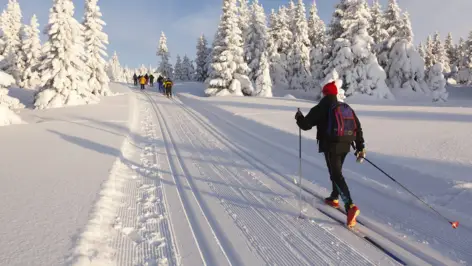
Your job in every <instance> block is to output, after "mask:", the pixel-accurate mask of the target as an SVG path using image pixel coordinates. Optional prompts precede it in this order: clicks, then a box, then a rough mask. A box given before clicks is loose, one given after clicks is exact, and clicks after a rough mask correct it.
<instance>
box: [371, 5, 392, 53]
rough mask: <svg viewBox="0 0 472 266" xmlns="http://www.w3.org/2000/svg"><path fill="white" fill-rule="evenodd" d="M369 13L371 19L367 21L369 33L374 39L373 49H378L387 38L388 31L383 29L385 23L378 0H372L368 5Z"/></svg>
mask: <svg viewBox="0 0 472 266" xmlns="http://www.w3.org/2000/svg"><path fill="white" fill-rule="evenodd" d="M370 15H371V19H370V21H369V25H370V26H369V30H368V31H369V35H370V36H371V37H372V38H373V39H374V44H375V49H374V51H378V50H379V49H380V48H381V47H379V45H381V44H382V43H383V42H384V41H385V40H386V39H387V38H388V32H387V30H386V29H384V25H386V23H385V21H384V19H385V18H384V15H383V12H382V6H381V5H380V2H379V1H378V0H374V2H373V4H372V7H370Z"/></svg>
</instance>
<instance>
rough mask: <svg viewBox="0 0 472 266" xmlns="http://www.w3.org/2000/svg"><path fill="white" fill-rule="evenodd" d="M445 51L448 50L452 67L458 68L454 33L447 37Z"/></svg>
mask: <svg viewBox="0 0 472 266" xmlns="http://www.w3.org/2000/svg"><path fill="white" fill-rule="evenodd" d="M444 49H445V50H446V54H447V57H448V59H449V63H450V66H451V67H453V66H456V67H457V66H458V65H457V50H456V47H455V45H454V40H453V39H452V33H450V32H449V34H448V35H447V37H446V41H445V42H444Z"/></svg>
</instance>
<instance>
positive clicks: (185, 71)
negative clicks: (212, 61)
mask: <svg viewBox="0 0 472 266" xmlns="http://www.w3.org/2000/svg"><path fill="white" fill-rule="evenodd" d="M193 71H194V68H193V65H192V61H190V58H188V56H187V55H184V58H183V60H182V80H183V81H191V80H192V79H193V75H194V73H193Z"/></svg>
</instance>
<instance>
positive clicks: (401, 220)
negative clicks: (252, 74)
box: [194, 107, 472, 263]
mask: <svg viewBox="0 0 472 266" xmlns="http://www.w3.org/2000/svg"><path fill="white" fill-rule="evenodd" d="M201 108H203V109H204V110H205V111H206V112H207V113H210V114H212V115H213V116H214V117H216V118H218V119H219V120H221V121H223V122H224V123H226V124H227V125H229V126H231V127H232V128H236V129H238V130H239V131H241V132H243V133H244V134H248V135H250V136H251V137H254V138H256V139H258V140H260V141H261V142H263V143H265V144H267V145H269V146H272V147H273V148H275V149H276V150H278V151H283V152H284V153H286V154H288V155H291V156H293V157H297V158H298V155H296V154H295V153H294V151H292V150H287V149H286V148H284V147H280V146H278V145H277V144H273V143H271V142H269V141H267V140H264V139H262V138H260V137H259V136H257V135H255V134H254V133H252V132H249V131H247V130H245V129H242V128H240V127H238V126H236V125H235V124H233V123H232V122H230V121H226V120H225V119H223V118H222V117H220V116H219V115H217V114H215V113H214V112H211V111H209V110H208V109H207V108H205V107H201ZM194 116H195V114H194ZM240 150H241V152H243V153H246V154H247V151H246V150H245V149H244V148H240ZM251 157H253V156H251ZM269 159H270V158H269ZM302 160H303V162H304V163H307V164H309V165H311V166H313V167H316V168H319V169H323V170H325V167H324V166H323V165H322V164H321V163H319V162H318V163H316V162H312V161H311V160H307V159H305V158H302ZM259 163H260V164H262V165H265V166H266V167H267V168H268V169H272V170H275V169H274V168H273V167H270V166H268V165H267V164H265V163H262V162H260V161H259ZM346 171H347V172H350V173H351V174H353V175H355V176H358V177H363V176H362V175H360V174H358V173H356V172H354V171H352V170H349V169H346ZM275 172H276V173H277V174H278V175H280V176H282V177H284V178H285V179H287V180H289V178H288V177H286V176H285V175H283V174H281V173H280V172H279V171H275ZM350 180H352V181H354V182H357V183H359V184H360V185H362V186H363V187H365V188H368V189H371V190H372V191H375V192H376V193H380V192H379V191H378V190H376V189H374V188H372V187H371V186H369V185H365V184H363V182H362V181H359V180H357V179H356V178H351V179H350ZM289 181H291V182H292V180H289ZM389 217H390V216H389ZM392 217H396V218H397V216H395V215H392ZM363 220H366V219H365V218H360V219H359V222H361V223H364V224H367V223H368V224H371V223H370V222H367V223H366V222H364V221H363ZM395 222H398V223H399V224H401V225H402V229H400V230H402V231H404V232H405V233H408V228H412V229H414V230H412V231H416V232H421V233H423V235H428V237H430V238H433V239H434V238H436V239H439V240H443V242H446V243H447V244H453V243H454V247H456V246H457V242H452V241H450V240H447V239H445V238H443V237H442V236H440V235H431V234H428V233H430V232H432V230H428V229H427V228H428V226H426V227H424V226H422V225H427V223H426V222H423V223H422V222H418V221H416V222H415V223H408V224H407V223H406V222H404V217H402V218H397V219H396V221H395ZM403 228H407V229H403ZM369 229H370V230H372V231H374V232H375V233H378V234H379V235H381V236H383V237H384V238H386V239H389V240H390V241H392V242H393V243H396V244H397V245H399V244H398V243H399V242H404V240H399V239H396V238H395V237H391V236H389V235H388V234H387V233H386V232H384V230H382V229H379V228H377V227H376V226H372V228H369ZM465 241H467V239H462V241H459V242H460V243H462V244H463V245H462V246H461V247H460V248H459V249H460V251H462V252H463V253H465V254H472V253H471V251H470V249H467V247H470V246H472V240H471V241H470V242H471V243H470V244H467V243H464V242H465ZM416 243H418V242H416ZM414 244H415V243H413V242H412V241H409V242H408V243H407V245H408V246H407V247H405V246H403V244H402V245H399V246H400V247H402V248H403V249H405V250H408V248H411V247H413V245H414ZM415 248H416V250H417V251H419V252H420V253H421V254H422V255H421V258H428V260H430V261H435V262H436V263H437V262H438V260H437V259H436V258H434V257H431V256H430V255H429V254H426V253H423V252H421V248H419V247H415ZM451 249H452V250H455V248H451Z"/></svg>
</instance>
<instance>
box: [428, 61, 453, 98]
mask: <svg viewBox="0 0 472 266" xmlns="http://www.w3.org/2000/svg"><path fill="white" fill-rule="evenodd" d="M443 71H444V70H443V69H442V65H441V63H437V64H435V65H433V66H432V67H431V68H430V69H429V71H428V85H429V87H430V88H431V91H432V92H433V101H434V102H438V101H443V102H445V101H447V98H448V96H449V94H448V92H447V90H446V79H445V78H444V74H443Z"/></svg>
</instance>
